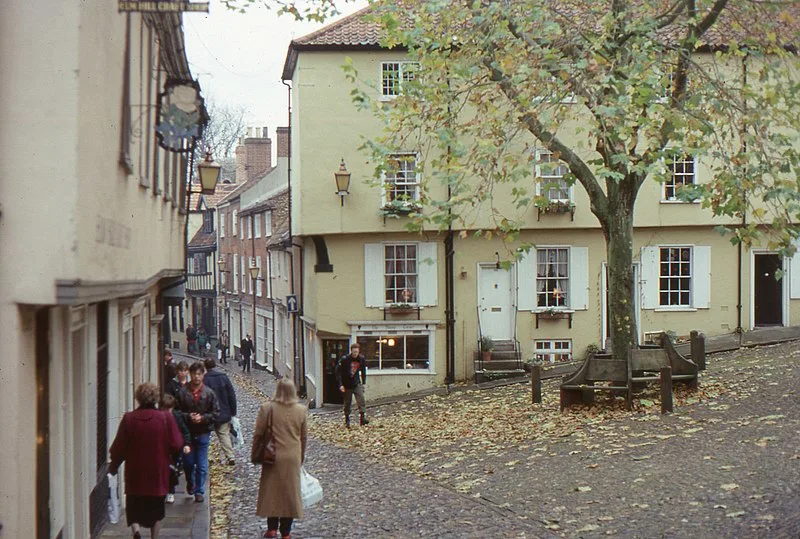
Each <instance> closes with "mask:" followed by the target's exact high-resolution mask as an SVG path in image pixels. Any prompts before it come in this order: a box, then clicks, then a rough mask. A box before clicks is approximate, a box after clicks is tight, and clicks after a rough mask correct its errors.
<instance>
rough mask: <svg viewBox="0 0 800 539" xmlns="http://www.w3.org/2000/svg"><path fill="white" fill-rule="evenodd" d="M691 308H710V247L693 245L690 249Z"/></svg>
mask: <svg viewBox="0 0 800 539" xmlns="http://www.w3.org/2000/svg"><path fill="white" fill-rule="evenodd" d="M692 296H693V300H692V306H693V307H694V308H695V309H708V308H709V307H711V247H710V246H708V245H695V246H694V248H693V249H692Z"/></svg>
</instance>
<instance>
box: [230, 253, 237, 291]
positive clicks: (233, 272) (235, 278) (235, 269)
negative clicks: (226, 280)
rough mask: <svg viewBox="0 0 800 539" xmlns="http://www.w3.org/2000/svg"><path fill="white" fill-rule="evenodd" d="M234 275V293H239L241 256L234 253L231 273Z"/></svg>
mask: <svg viewBox="0 0 800 539" xmlns="http://www.w3.org/2000/svg"><path fill="white" fill-rule="evenodd" d="M231 275H233V293H234V294H235V293H236V292H238V291H239V255H237V254H236V253H233V271H232V272H231Z"/></svg>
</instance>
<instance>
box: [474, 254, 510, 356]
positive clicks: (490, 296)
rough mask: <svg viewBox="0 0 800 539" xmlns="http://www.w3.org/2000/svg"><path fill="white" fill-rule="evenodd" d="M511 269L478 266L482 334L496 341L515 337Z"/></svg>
mask: <svg viewBox="0 0 800 539" xmlns="http://www.w3.org/2000/svg"><path fill="white" fill-rule="evenodd" d="M512 282H513V279H512V278H511V270H508V269H502V268H497V267H496V266H494V265H491V266H479V268H478V313H479V317H480V319H479V321H480V325H481V335H484V336H489V337H491V338H492V339H493V340H495V341H503V340H510V339H512V338H513V337H514V329H513V327H512V326H513V323H514V304H513V301H512V298H513V291H512V287H511V283H512Z"/></svg>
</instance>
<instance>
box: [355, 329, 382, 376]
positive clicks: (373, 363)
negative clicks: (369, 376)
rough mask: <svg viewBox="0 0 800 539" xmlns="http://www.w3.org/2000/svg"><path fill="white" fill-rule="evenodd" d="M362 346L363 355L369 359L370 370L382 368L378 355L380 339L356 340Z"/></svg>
mask: <svg viewBox="0 0 800 539" xmlns="http://www.w3.org/2000/svg"><path fill="white" fill-rule="evenodd" d="M356 341H357V342H358V344H360V345H361V353H362V354H364V357H365V358H366V359H367V368H368V369H379V368H380V355H379V353H378V351H379V350H378V337H372V336H364V337H358V338H357V339H356Z"/></svg>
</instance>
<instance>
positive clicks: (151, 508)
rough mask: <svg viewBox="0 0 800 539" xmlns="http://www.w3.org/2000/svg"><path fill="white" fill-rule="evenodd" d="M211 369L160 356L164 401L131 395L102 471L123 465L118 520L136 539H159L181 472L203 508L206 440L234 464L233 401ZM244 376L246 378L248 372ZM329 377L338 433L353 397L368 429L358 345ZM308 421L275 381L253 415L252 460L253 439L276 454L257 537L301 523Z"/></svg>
mask: <svg viewBox="0 0 800 539" xmlns="http://www.w3.org/2000/svg"><path fill="white" fill-rule="evenodd" d="M247 340H249V335H248V336H247ZM244 342H245V340H244V339H243V340H242V343H243V344H244ZM250 343H251V344H252V341H250ZM245 348H246V347H245V346H243V347H242V349H243V350H244V349H245ZM248 352H250V353H248V354H246V355H245V354H244V351H243V357H246V358H247V361H248V363H249V359H250V357H251V356H252V348H249V349H248ZM220 355H222V354H220ZM223 357H224V356H223ZM216 367H217V365H216V361H214V360H213V359H210V358H209V359H206V360H205V361H204V362H201V361H195V362H194V363H192V364H191V365H189V364H188V363H186V362H185V361H178V362H176V361H175V360H174V359H173V357H172V354H171V353H170V352H169V351H167V352H166V354H165V357H164V380H165V381H166V382H165V388H164V393H163V395H162V394H161V393H160V391H159V388H158V387H157V386H156V385H155V384H151V383H144V384H141V385H140V386H139V387H138V388H137V389H136V401H137V402H138V403H139V407H138V408H137V409H136V410H134V411H132V412H128V413H126V414H125V415H124V416H123V418H122V421H121V422H120V425H119V428H118V430H117V435H116V437H115V439H114V442H113V443H112V445H111V449H110V453H111V463H110V467H109V471H110V473H112V474H116V473H117V471H118V470H119V467H120V465H121V464H122V463H123V462H125V463H126V466H125V484H126V488H125V493H126V508H125V513H126V519H127V523H128V525H129V526H130V527H131V530H132V532H133V537H134V538H135V539H138V538H140V537H141V532H140V528H141V527H146V528H150V530H151V537H154V538H157V537H158V534H159V528H160V525H161V521H162V520H163V518H164V516H165V503H173V502H174V501H175V487H176V485H177V483H178V479H179V476H180V472H181V469H182V470H183V473H184V474H185V476H186V492H187V494H189V495H190V496H194V501H195V502H198V503H199V502H203V501H204V496H205V483H206V478H207V475H208V446H209V443H210V437H211V432H214V431H215V432H216V433H217V437H218V439H219V442H220V445H221V447H222V452H223V454H224V461H223V462H224V463H227V464H228V465H233V464H235V462H236V460H235V453H234V450H233V444H232V441H231V421H232V419H233V418H234V417H235V416H236V413H237V406H236V393H235V390H234V388H233V384H232V383H231V381H230V379H229V378H228V376H227V375H226V374H225V373H224V372H221V371H218V370H216ZM245 368H246V369H247V370H249V364H248V365H247V366H246V367H244V366H243V370H244V369H245ZM336 375H337V380H338V382H339V389H340V391H342V393H344V397H345V403H344V414H345V425H346V426H347V427H348V428H349V427H350V411H351V405H352V399H353V397H355V400H356V405H357V406H358V411H359V416H360V424H361V425H367V424H368V423H369V421H368V420H367V418H366V404H365V399H364V386H365V384H366V377H367V370H366V360H365V358H364V356H363V355H361V353H360V347H359V345H358V343H353V344H352V345H351V347H350V353H349V354H345V355H343V356H342V357H341V358H340V359H339V362H338V364H337V369H336ZM157 405H158V408H156V406H157ZM307 414H308V412H307V408H306V406H304V405H302V404H300V403H299V401H298V396H297V389H296V387H295V385H294V383H293V382H292V381H291V380H288V379H286V378H282V379H280V380H278V382H277V387H276V389H275V395H274V398H273V399H272V400H271V401H267V402H266V403H264V404H263V405H262V406H261V408H260V409H259V411H258V418H257V419H256V425H255V429H254V433H253V441H254V444H253V450H251V458H252V456H253V453H254V451H255V450H256V440H257V439H258V438H259V437H264V436H271V437H272V440H273V441H274V447H275V459H274V464H271V465H263V466H262V469H261V477H260V483H259V490H258V498H257V502H256V515H257V516H260V517H265V518H266V519H267V531H266V532H265V533H264V537H267V538H273V537H274V538H277V537H278V533H280V537H281V538H282V539H289V538H290V536H291V528H292V523H293V521H294V519H297V518H301V517H302V516H303V504H302V497H301V488H300V468H301V466H302V464H303V462H304V460H305V454H306V439H307Z"/></svg>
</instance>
